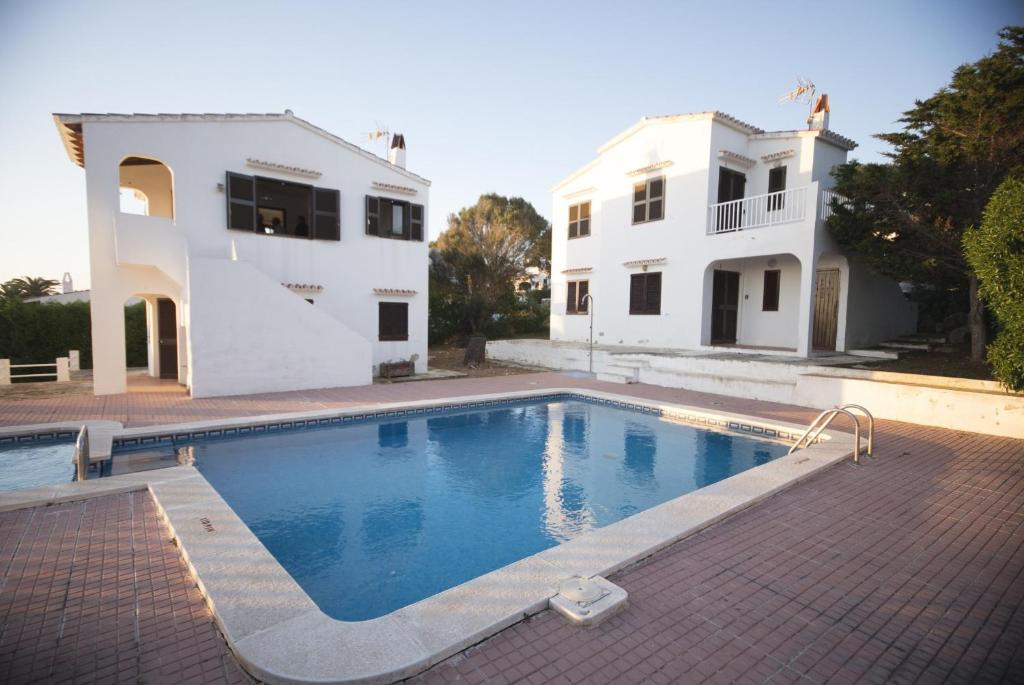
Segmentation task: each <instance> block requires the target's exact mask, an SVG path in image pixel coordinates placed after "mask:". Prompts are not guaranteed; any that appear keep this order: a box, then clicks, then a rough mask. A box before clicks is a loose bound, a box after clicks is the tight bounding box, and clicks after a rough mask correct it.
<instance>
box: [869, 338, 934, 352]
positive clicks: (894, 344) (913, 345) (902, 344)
mask: <svg viewBox="0 0 1024 685" xmlns="http://www.w3.org/2000/svg"><path fill="white" fill-rule="evenodd" d="M878 346H879V347H886V348H890V349H894V350H907V351H911V352H928V351H929V350H931V349H932V344H931V343H930V342H918V341H914V340H886V341H885V342H880V343H878Z"/></svg>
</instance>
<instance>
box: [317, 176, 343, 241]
mask: <svg viewBox="0 0 1024 685" xmlns="http://www.w3.org/2000/svg"><path fill="white" fill-rule="evenodd" d="M340 205H341V193H339V192H338V191H337V190H327V189H324V188H314V189H313V237H314V238H317V239H318V240H341V221H340V214H341V212H340Z"/></svg>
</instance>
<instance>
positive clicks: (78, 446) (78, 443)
mask: <svg viewBox="0 0 1024 685" xmlns="http://www.w3.org/2000/svg"><path fill="white" fill-rule="evenodd" d="M89 461H90V460H89V427H88V426H82V430H80V431H79V432H78V438H77V439H76V440H75V475H76V476H77V480H85V479H86V478H88V477H89Z"/></svg>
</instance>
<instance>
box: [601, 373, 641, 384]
mask: <svg viewBox="0 0 1024 685" xmlns="http://www.w3.org/2000/svg"><path fill="white" fill-rule="evenodd" d="M596 375H597V380H599V381H605V382H606V383H622V384H626V383H636V382H637V380H636V376H635V375H632V374H629V375H627V374H624V373H612V372H610V371H598V372H597V374H596Z"/></svg>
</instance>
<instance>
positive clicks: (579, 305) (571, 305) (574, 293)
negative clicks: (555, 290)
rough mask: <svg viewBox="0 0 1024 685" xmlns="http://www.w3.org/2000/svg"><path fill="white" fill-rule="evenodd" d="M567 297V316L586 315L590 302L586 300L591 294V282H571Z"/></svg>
mask: <svg viewBox="0 0 1024 685" xmlns="http://www.w3.org/2000/svg"><path fill="white" fill-rule="evenodd" d="M567 286H568V289H567V291H566V296H565V313H566V314H586V313H587V305H588V304H590V301H589V300H587V299H586V296H587V293H589V292H590V281H569V283H568V284H567Z"/></svg>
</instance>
